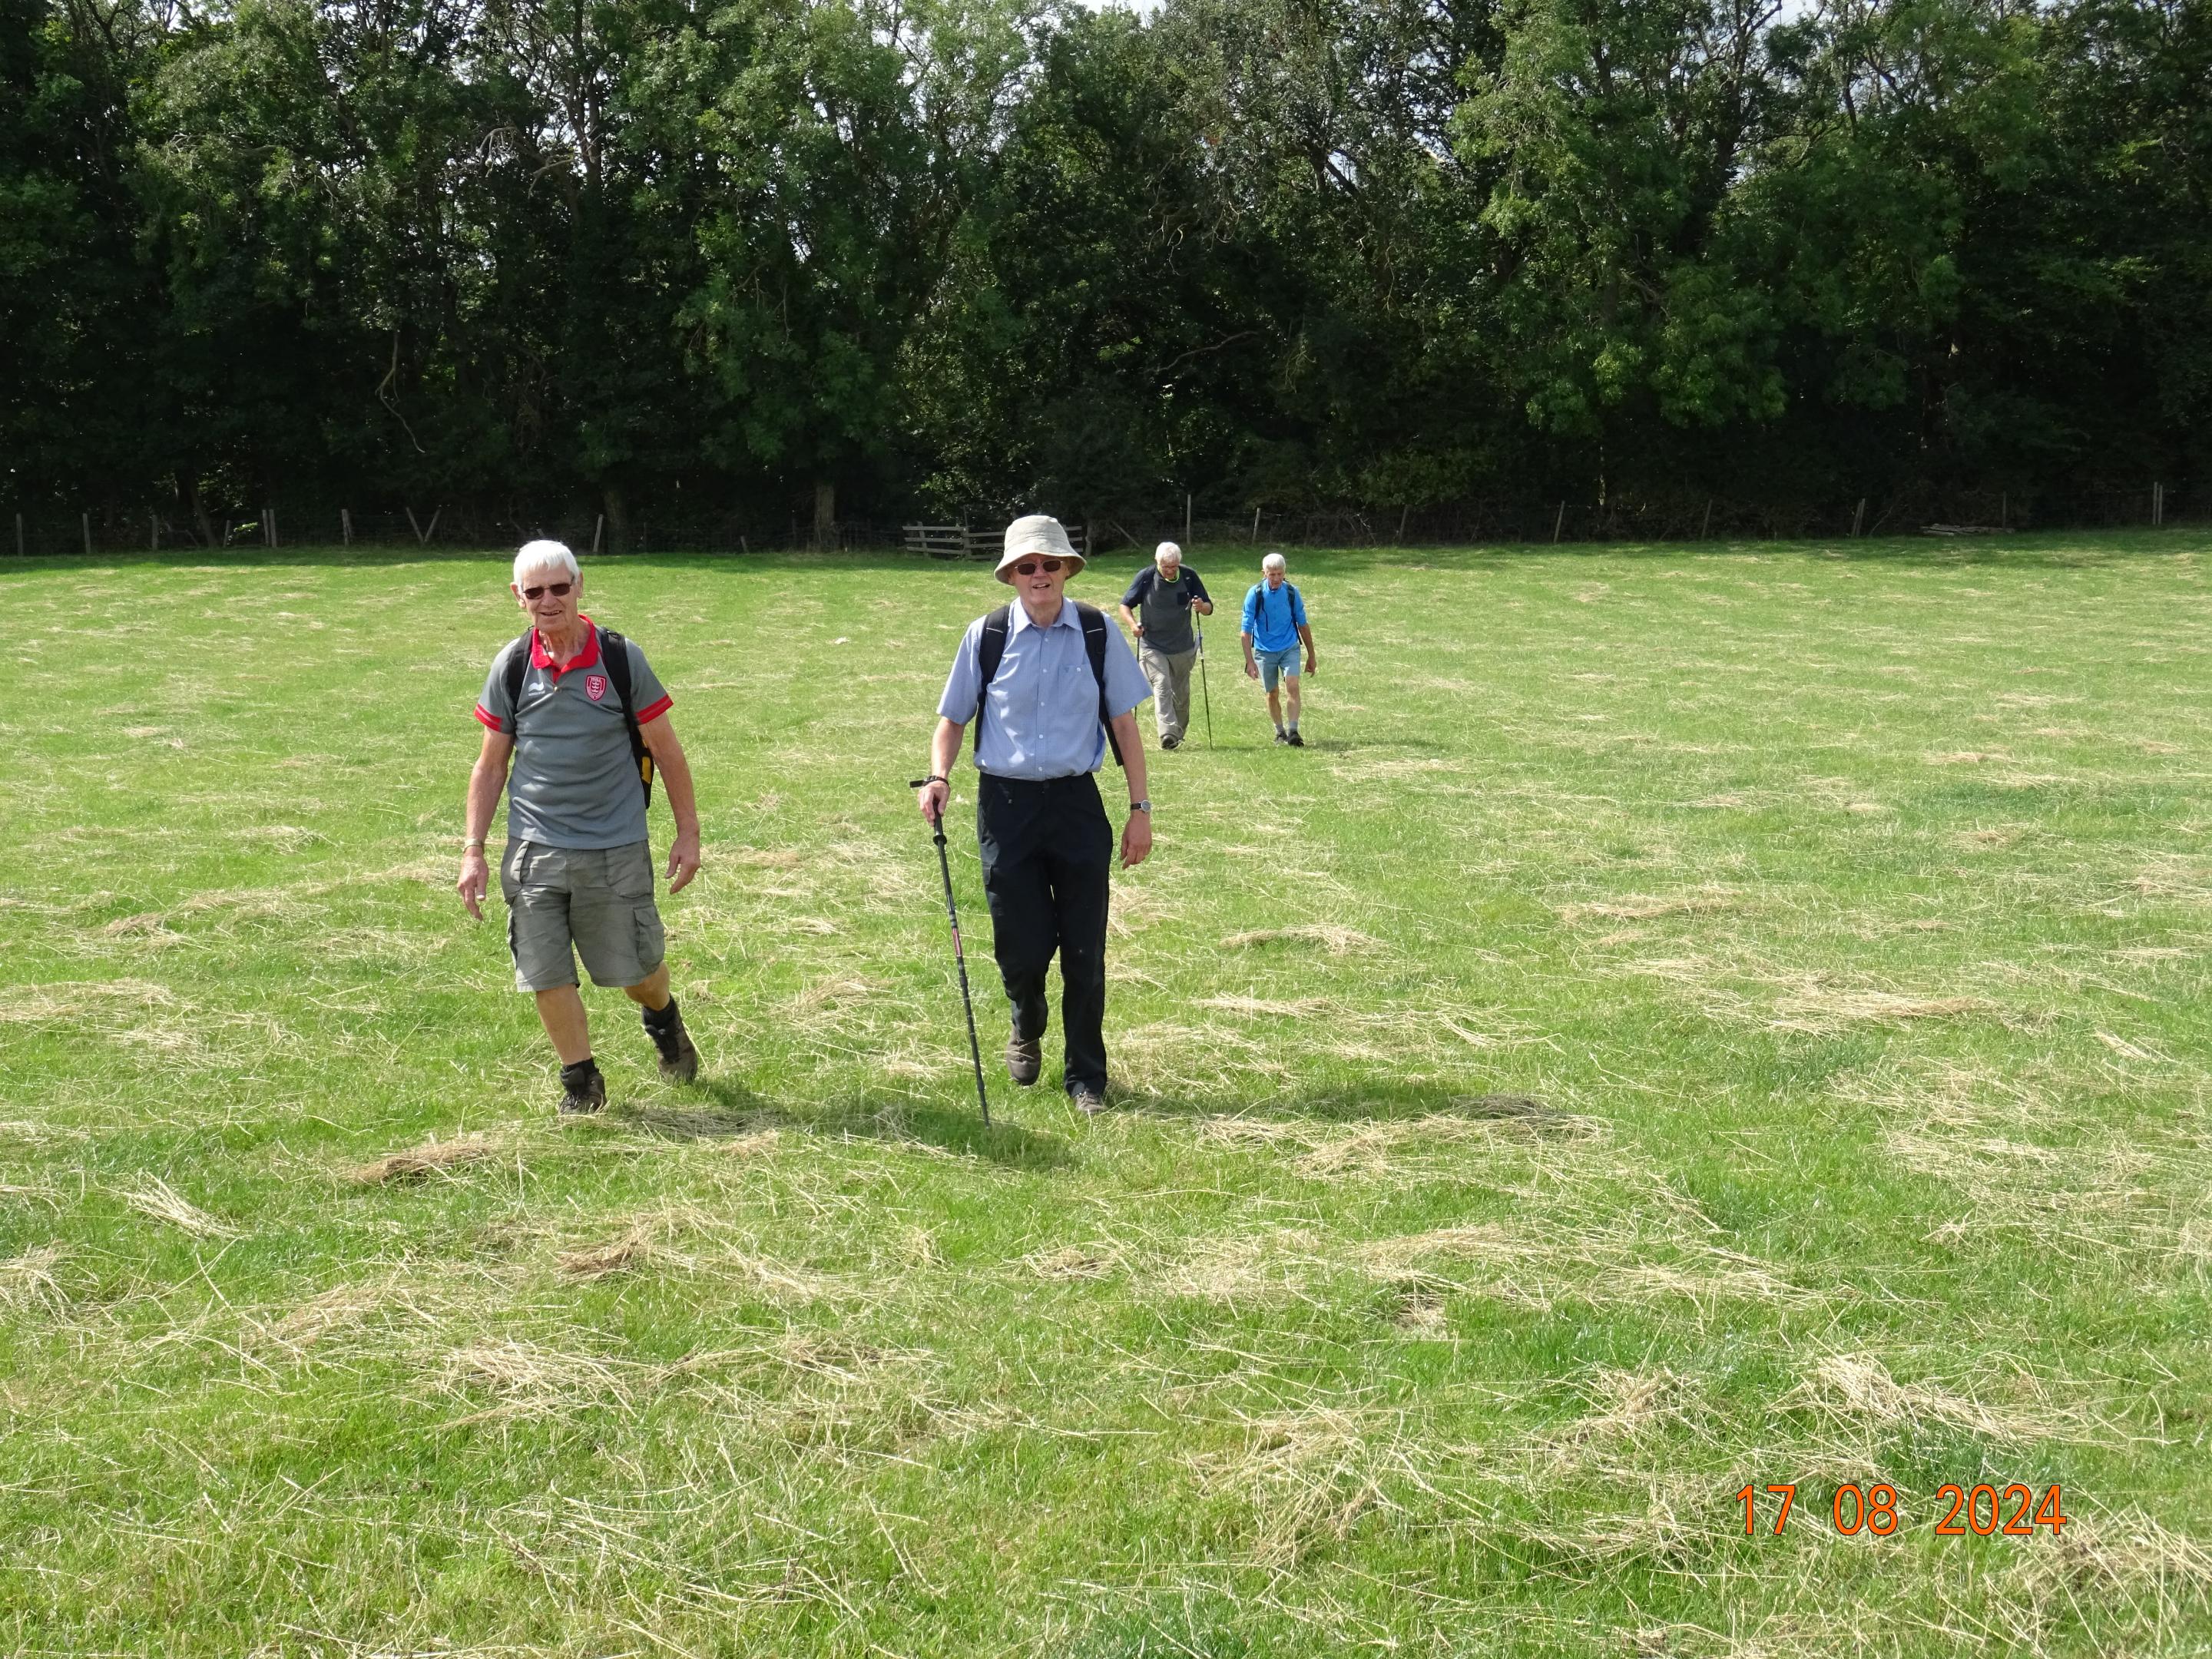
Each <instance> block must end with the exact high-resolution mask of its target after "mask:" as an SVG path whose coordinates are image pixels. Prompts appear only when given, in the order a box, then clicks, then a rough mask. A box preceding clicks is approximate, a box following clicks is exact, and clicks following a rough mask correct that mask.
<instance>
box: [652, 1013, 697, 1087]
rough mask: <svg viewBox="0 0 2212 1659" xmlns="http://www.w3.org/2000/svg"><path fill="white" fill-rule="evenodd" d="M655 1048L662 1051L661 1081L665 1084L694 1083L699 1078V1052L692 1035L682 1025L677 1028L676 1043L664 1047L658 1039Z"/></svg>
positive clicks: (654, 1041) (655, 1040) (654, 1042)
mask: <svg viewBox="0 0 2212 1659" xmlns="http://www.w3.org/2000/svg"><path fill="white" fill-rule="evenodd" d="M653 1046H654V1047H655V1048H659V1049H660V1080H661V1081H662V1082H663V1083H692V1082H696V1081H697V1079H698V1076H699V1050H698V1048H696V1047H695V1046H694V1045H693V1043H692V1041H691V1033H690V1032H689V1031H687V1030H684V1028H683V1027H682V1026H681V1025H678V1027H677V1028H676V1039H675V1041H674V1042H671V1043H669V1044H667V1045H666V1046H665V1047H663V1046H662V1044H661V1042H660V1040H659V1038H658V1037H655V1038H654V1039H653Z"/></svg>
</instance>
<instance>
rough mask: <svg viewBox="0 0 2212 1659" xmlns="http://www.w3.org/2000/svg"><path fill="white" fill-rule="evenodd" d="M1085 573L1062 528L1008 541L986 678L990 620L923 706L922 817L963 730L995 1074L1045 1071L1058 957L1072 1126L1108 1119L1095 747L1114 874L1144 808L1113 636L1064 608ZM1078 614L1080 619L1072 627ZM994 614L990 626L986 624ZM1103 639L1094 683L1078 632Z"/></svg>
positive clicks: (1023, 529) (1123, 655) (1103, 852)
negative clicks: (1122, 808) (998, 1035)
mask: <svg viewBox="0 0 2212 1659" xmlns="http://www.w3.org/2000/svg"><path fill="white" fill-rule="evenodd" d="M1082 568H1083V557H1082V556H1081V555H1080V554H1079V553H1077V552H1076V551H1075V550H1074V548H1073V547H1072V546H1071V545H1070V544H1069V543H1068V539H1067V532H1066V531H1065V530H1063V529H1062V528H1060V521H1059V520H1056V519H1049V518H1047V517H1045V516H1044V515H1043V514H1042V513H1036V514H1032V515H1031V516H1030V517H1028V518H1025V519H1017V520H1014V522H1013V523H1012V524H1011V525H1009V526H1006V551H1005V554H1004V556H1002V557H1001V558H1000V561H999V569H998V576H999V580H1000V581H1002V582H1006V583H1007V584H1009V585H1010V586H1012V588H1013V590H1014V593H1015V600H1016V602H1015V603H1014V604H1012V605H1009V606H1008V607H1007V611H1006V632H1005V634H1004V635H1003V644H1002V647H1001V654H1000V658H999V661H998V664H997V671H996V673H995V674H994V675H991V676H989V677H988V678H987V677H986V675H985V673H984V661H983V657H984V639H985V635H986V632H987V625H988V624H989V623H991V622H992V618H991V617H981V618H979V619H978V620H977V621H975V622H974V623H970V624H969V628H968V632H967V634H966V635H964V636H963V638H962V640H961V641H960V649H959V651H958V653H957V654H956V655H955V656H954V658H953V660H952V673H951V678H948V679H947V680H946V681H945V695H944V696H943V697H942V698H941V699H939V702H938V705H937V716H938V718H937V732H936V735H935V737H934V738H933V739H932V740H931V743H930V750H929V781H928V782H927V783H926V784H925V785H924V786H923V787H922V791H921V815H922V817H925V818H927V820H928V821H929V822H930V823H936V822H937V821H938V820H939V818H940V817H943V816H944V813H945V803H946V801H947V800H948V799H950V798H951V788H952V786H951V782H950V781H949V779H950V776H951V771H952V763H953V762H954V761H955V760H957V758H958V757H959V755H960V740H961V738H962V736H963V734H964V733H965V732H966V730H967V727H968V723H969V721H970V720H973V721H974V722H975V766H976V769H977V770H978V771H979V772H980V773H981V779H980V781H979V783H978V787H977V791H976V800H975V839H976V843H977V846H978V848H980V850H981V854H982V858H983V895H984V897H985V898H986V899H987V901H988V902H989V903H990V907H991V950H992V954H993V955H994V957H997V959H998V963H999V976H1000V979H1001V980H1003V981H1005V983H1006V1000H1007V1001H1008V1002H1009V1003H1010V1004H1011V1005H1012V1015H1013V1035H1012V1037H1011V1038H1010V1039H1009V1040H1008V1041H1007V1043H1006V1070H1007V1073H1008V1074H1009V1075H1010V1076H1012V1079H1014V1081H1015V1082H1017V1083H1019V1084H1024V1085H1028V1084H1031V1083H1035V1082H1036V1080H1037V1076H1038V1074H1039V1073H1040V1072H1041V1071H1042V1068H1043V1064H1044V1056H1043V1038H1044V1032H1045V1025H1046V1023H1047V1011H1046V1005H1045V995H1044V987H1045V973H1046V970H1047V969H1049V968H1050V967H1051V966H1052V959H1053V956H1054V952H1055V951H1056V952H1057V953H1058V954H1059V957H1060V1028H1061V1035H1062V1036H1063V1039H1064V1040H1065V1042H1066V1068H1065V1072H1066V1077H1065V1081H1066V1088H1067V1092H1068V1094H1069V1096H1070V1097H1071V1098H1073V1101H1074V1103H1075V1104H1076V1105H1077V1106H1078V1107H1079V1108H1080V1109H1083V1110H1084V1111H1085V1112H1097V1111H1100V1110H1103V1109H1104V1107H1105V1104H1106V1035H1105V1019H1106V907H1107V893H1108V885H1107V884H1108V878H1109V871H1110V869H1111V867H1112V865H1113V860H1114V827H1113V825H1112V824H1111V823H1109V822H1108V820H1107V817H1106V809H1105V807H1104V805H1102V804H1101V802H1100V801H1099V799H1098V786H1097V783H1096V782H1095V781H1093V780H1092V776H1091V775H1092V774H1093V773H1095V772H1096V771H1097V769H1098V768H1099V765H1100V763H1102V762H1103V760H1104V759H1105V756H1106V750H1107V747H1108V743H1107V732H1108V731H1109V727H1110V729H1111V731H1112V732H1113V743H1114V746H1115V748H1116V749H1117V750H1118V751H1119V752H1120V755H1121V764H1122V767H1123V769H1125V770H1126V772H1127V775H1128V782H1129V817H1128V821H1127V823H1125V824H1124V825H1123V826H1122V829H1121V864H1122V866H1123V867H1124V868H1125V869H1126V868H1127V867H1128V866H1133V865H1136V864H1141V863H1142V862H1143V861H1144V860H1145V856H1146V854H1148V853H1150V852H1151V851H1152V802H1151V801H1150V800H1148V799H1146V796H1145V748H1144V739H1143V738H1142V737H1140V736H1139V733H1138V731H1137V716H1136V708H1137V705H1138V704H1139V703H1140V702H1143V701H1144V700H1145V699H1146V696H1149V695H1151V694H1150V692H1149V691H1148V690H1147V689H1146V684H1145V677H1144V675H1143V673H1142V672H1141V671H1139V669H1138V667H1137V660H1136V659H1135V658H1134V657H1133V656H1132V655H1131V654H1130V652H1129V647H1128V642H1127V641H1125V640H1124V639H1122V637H1121V630H1120V629H1117V628H1115V626H1114V625H1113V624H1112V623H1109V622H1107V621H1106V620H1105V618H1104V617H1102V616H1100V615H1099V613H1098V612H1097V611H1091V608H1090V607H1089V606H1087V605H1086V606H1082V607H1078V606H1077V605H1076V604H1075V603H1074V601H1073V600H1072V599H1068V598H1067V597H1066V593H1065V592H1064V590H1065V589H1066V586H1067V579H1068V578H1069V577H1070V576H1073V574H1075V573H1076V572H1077V571H1079V570H1080V569H1082ZM1086 611H1087V612H1088V613H1089V614H1088V616H1085V614H1084V613H1085V612H1086ZM994 614H995V613H994ZM1090 628H1095V629H1099V630H1103V634H1104V639H1103V647H1104V648H1103V669H1104V680H1103V684H1101V681H1100V678H1099V676H1098V675H1097V674H1095V673H1094V672H1093V671H1092V670H1091V657H1090V647H1089V646H1088V644H1087V642H1086V638H1085V634H1086V629H1090Z"/></svg>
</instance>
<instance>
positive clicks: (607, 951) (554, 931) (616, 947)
mask: <svg viewBox="0 0 2212 1659" xmlns="http://www.w3.org/2000/svg"><path fill="white" fill-rule="evenodd" d="M499 890H500V891H501V893H502V894H503V895H504V896H506V899H507V949H508V950H509V951H512V952H513V955H514V983H515V987H516V988H517V989H518V990H523V991H550V990H555V989H556V988H558V987H561V986H563V985H574V983H575V982H576V957H578V956H580V957H583V959H584V967H585V969H586V970H587V971H588V972H589V973H590V974H591V975H592V983H593V984H595V985H605V986H625V985H636V984H638V983H640V982H641V981H644V980H646V979H648V978H650V977H651V976H652V974H653V969H656V968H658V967H659V966H660V959H661V957H663V956H665V954H666V953H667V940H666V937H665V935H664V934H663V933H662V932H661V927H660V912H659V910H658V909H656V908H654V907H653V853H652V849H651V848H650V847H649V846H648V845H647V843H646V842H641V841H634V842H630V843H629V845H628V846H626V847H603V848H576V847H547V846H545V845H544V844H543V843H541V842H534V841H521V842H515V841H511V842H507V853H506V855H505V856H504V857H502V858H501V860H500V862H499ZM572 945H573V946H574V952H575V954H574V956H572V955H571V954H570V953H569V952H570V947H571V946H572Z"/></svg>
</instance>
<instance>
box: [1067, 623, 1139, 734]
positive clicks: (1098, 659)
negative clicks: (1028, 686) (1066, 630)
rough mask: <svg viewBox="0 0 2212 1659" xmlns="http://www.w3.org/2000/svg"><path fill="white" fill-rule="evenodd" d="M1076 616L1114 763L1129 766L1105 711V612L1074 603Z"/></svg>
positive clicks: (1110, 716)
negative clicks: (1080, 624)
mask: <svg viewBox="0 0 2212 1659" xmlns="http://www.w3.org/2000/svg"><path fill="white" fill-rule="evenodd" d="M1075 615H1076V619H1077V620H1078V621H1079V622H1080V623H1082V624H1083V648H1084V650H1085V653H1088V654H1089V656H1090V658H1091V678H1093V679H1095V680H1097V682H1098V724H1099V725H1101V726H1104V727H1105V728H1106V741H1107V743H1108V744H1109V745H1111V747H1112V748H1113V750H1114V764H1115V765H1116V766H1118V767H1120V768H1121V769H1122V770H1124V771H1127V769H1128V766H1129V763H1128V762H1127V761H1125V760H1123V759H1122V758H1121V738H1117V737H1115V735H1114V717H1113V715H1111V714H1109V713H1107V710H1106V613H1105V612H1104V611H1101V610H1100V609H1099V608H1098V607H1097V605H1085V604H1084V603H1083V601H1082V600H1080V599H1078V600H1077V601H1076V602H1075Z"/></svg>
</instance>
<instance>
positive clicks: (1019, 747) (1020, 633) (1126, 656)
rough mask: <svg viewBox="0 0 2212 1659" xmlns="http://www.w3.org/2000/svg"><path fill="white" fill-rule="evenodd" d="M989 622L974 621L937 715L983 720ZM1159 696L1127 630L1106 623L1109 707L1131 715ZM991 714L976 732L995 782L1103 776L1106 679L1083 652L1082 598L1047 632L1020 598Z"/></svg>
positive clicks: (980, 762) (1067, 603) (1065, 606)
mask: <svg viewBox="0 0 2212 1659" xmlns="http://www.w3.org/2000/svg"><path fill="white" fill-rule="evenodd" d="M982 638H983V618H981V617H977V618H976V619H975V621H974V622H972V623H969V624H968V632H967V633H966V635H963V637H962V639H961V641H960V650H959V653H958V654H957V655H956V656H955V657H954V658H953V659H952V674H951V678H948V679H947V680H946V681H945V695H944V696H942V697H940V698H939V699H938V703H937V712H938V713H939V714H942V715H944V716H945V719H946V720H951V721H953V722H955V723H956V724H957V725H961V726H965V725H967V724H968V722H969V721H970V720H974V719H975V705H976V699H977V696H978V694H979V693H980V692H981V690H982V681H983V670H982V665H981V661H980V660H979V659H978V656H977V652H978V650H979V648H980V647H981V641H982ZM1149 696H1152V687H1151V686H1150V685H1148V684H1146V681H1145V673H1144V670H1142V669H1140V668H1139V667H1138V666H1137V658H1136V653H1134V652H1133V651H1131V650H1130V649H1129V642H1128V641H1127V640H1125V639H1123V638H1122V637H1121V629H1118V628H1116V627H1115V626H1114V624H1113V623H1107V624H1106V707H1107V708H1108V709H1109V711H1110V712H1111V713H1113V714H1116V715H1120V714H1127V713H1128V712H1129V711H1130V710H1131V709H1133V708H1135V707H1136V706H1137V705H1138V704H1139V703H1140V702H1144V701H1145V699H1146V698H1147V697H1149ZM1105 757H1106V728H1105V727H1104V726H1101V725H1100V724H1099V723H1098V682H1097V680H1096V679H1095V678H1092V677H1091V658H1090V655H1089V653H1086V652H1085V650H1084V648H1083V624H1082V623H1081V622H1080V621H1079V620H1078V619H1077V617H1076V614H1075V601H1074V600H1073V599H1062V600H1061V601H1060V619H1059V620H1058V621H1057V622H1055V623H1053V625H1052V626H1051V627H1049V628H1039V627H1038V626H1037V625H1036V623H1033V622H1031V621H1030V613H1029V612H1028V611H1024V609H1023V608H1022V607H1021V605H1020V603H1019V602H1018V601H1017V602H1016V604H1015V605H1014V606H1013V620H1012V626H1011V627H1010V628H1009V629H1007V631H1006V655H1005V656H1003V657H1001V658H1000V659H999V677H998V678H996V679H994V680H993V681H992V682H991V691H990V706H989V708H988V710H987V718H986V719H985V720H982V721H981V724H980V725H978V726H977V727H976V731H975V765H976V767H977V768H978V769H980V770H982V771H985V772H988V773H990V774H991V775H993V776H994V777H1000V778H1028V779H1031V780H1036V781H1042V780H1043V779H1046V778H1071V777H1073V776H1075V775H1077V774H1078V773H1080V772H1096V771H1097V769H1098V768H1099V766H1100V764H1101V763H1103V761H1104V760H1105Z"/></svg>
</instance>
